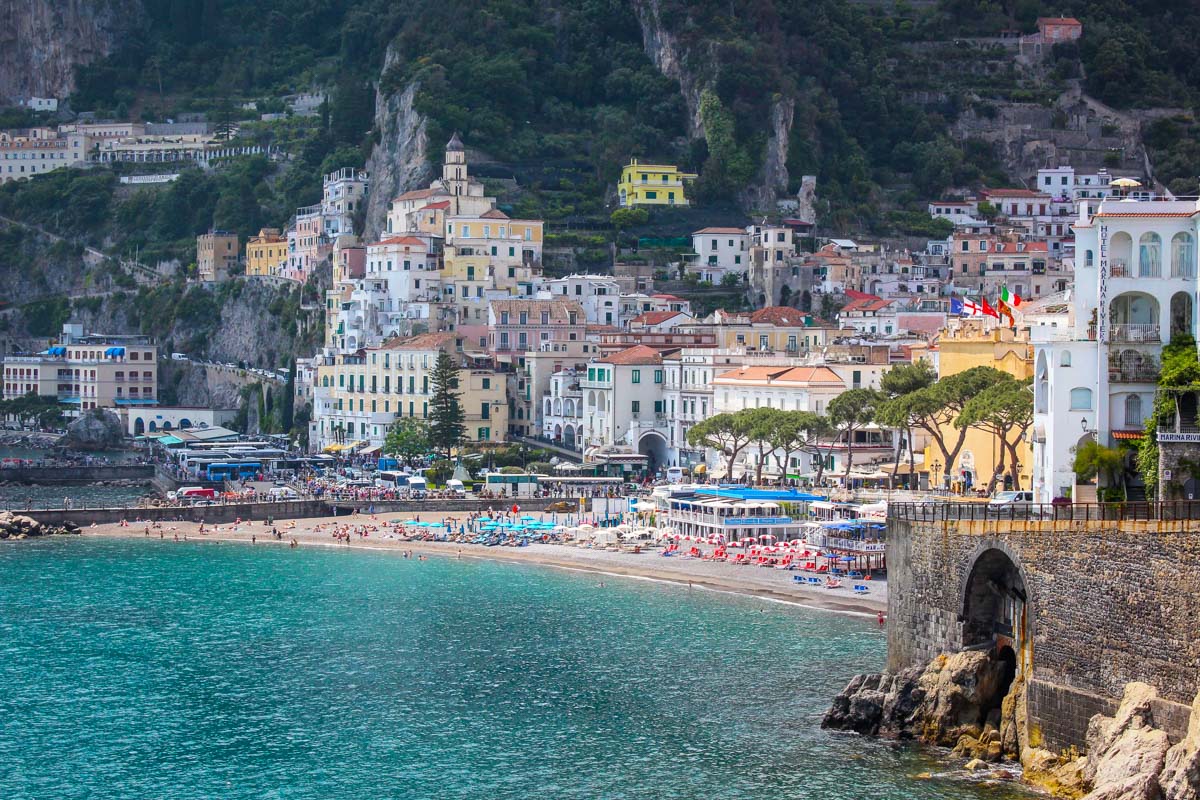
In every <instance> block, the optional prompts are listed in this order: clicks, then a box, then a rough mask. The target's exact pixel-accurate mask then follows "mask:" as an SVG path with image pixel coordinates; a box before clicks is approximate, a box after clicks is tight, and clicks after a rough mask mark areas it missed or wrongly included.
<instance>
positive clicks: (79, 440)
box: [59, 408, 125, 450]
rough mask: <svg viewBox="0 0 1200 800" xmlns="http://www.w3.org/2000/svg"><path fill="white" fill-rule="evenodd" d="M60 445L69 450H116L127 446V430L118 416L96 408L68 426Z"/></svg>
mask: <svg viewBox="0 0 1200 800" xmlns="http://www.w3.org/2000/svg"><path fill="white" fill-rule="evenodd" d="M59 444H60V445H62V446H63V447H66V448H67V449H68V450H116V449H118V448H120V447H122V446H123V445H124V444H125V429H124V428H123V427H122V426H121V418H120V417H118V416H117V415H116V414H114V413H113V412H111V411H108V410H107V409H103V408H94V409H92V410H91V411H89V412H87V413H86V414H82V415H80V416H79V418H77V419H76V420H75V421H74V422H72V423H71V424H70V425H69V426H67V433H66V435H65V436H63V438H62V439H60V440H59Z"/></svg>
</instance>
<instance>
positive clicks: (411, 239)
mask: <svg viewBox="0 0 1200 800" xmlns="http://www.w3.org/2000/svg"><path fill="white" fill-rule="evenodd" d="M381 244H411V245H417V246H418V247H424V246H425V240H424V239H418V238H417V237H416V236H393V237H392V238H390V239H383V240H381V241H378V242H372V243H371V244H368V245H367V247H374V246H376V245H381Z"/></svg>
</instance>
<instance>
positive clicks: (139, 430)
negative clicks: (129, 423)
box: [133, 417, 146, 436]
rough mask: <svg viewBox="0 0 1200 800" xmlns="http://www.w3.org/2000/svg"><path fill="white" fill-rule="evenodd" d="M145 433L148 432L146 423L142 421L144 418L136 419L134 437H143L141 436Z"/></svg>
mask: <svg viewBox="0 0 1200 800" xmlns="http://www.w3.org/2000/svg"><path fill="white" fill-rule="evenodd" d="M145 432H146V423H145V422H144V421H143V420H142V418H141V417H137V418H136V419H134V421H133V435H134V436H141V435H142V434H144V433H145Z"/></svg>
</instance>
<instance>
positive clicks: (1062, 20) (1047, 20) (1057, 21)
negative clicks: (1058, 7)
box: [1038, 17, 1083, 27]
mask: <svg viewBox="0 0 1200 800" xmlns="http://www.w3.org/2000/svg"><path fill="white" fill-rule="evenodd" d="M1038 25H1078V26H1080V27H1083V23H1082V22H1080V21H1079V20H1077V19H1075V18H1074V17H1038Z"/></svg>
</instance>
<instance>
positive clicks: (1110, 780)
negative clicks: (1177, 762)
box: [1083, 683, 1170, 800]
mask: <svg viewBox="0 0 1200 800" xmlns="http://www.w3.org/2000/svg"><path fill="white" fill-rule="evenodd" d="M1156 699H1158V692H1156V691H1155V690H1154V687H1153V686H1149V685H1147V684H1145V683H1130V684H1128V685H1127V686H1126V687H1125V696H1124V698H1122V700H1121V705H1120V706H1119V707H1118V708H1117V713H1116V715H1115V716H1112V717H1105V716H1102V715H1100V714H1097V715H1096V716H1094V717H1092V719H1091V722H1089V723H1088V731H1087V751H1088V758H1087V765H1086V766H1085V767H1084V772H1083V774H1084V778H1085V780H1087V782H1088V783H1089V784H1091V785H1092V786H1093V787H1095V788H1094V789H1093V790H1092V791H1091V793H1089V794H1088V795H1087V798H1088V799H1089V800H1118V798H1120V799H1121V800H1126V799H1127V800H1157V798H1158V797H1159V796H1160V792H1159V785H1158V776H1159V773H1161V772H1162V769H1163V765H1164V763H1165V762H1166V757H1167V750H1168V748H1169V747H1170V742H1169V741H1168V739H1167V734H1166V732H1165V731H1161V730H1159V729H1158V728H1155V727H1154V711H1153V702H1154V701H1155V700H1156Z"/></svg>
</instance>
